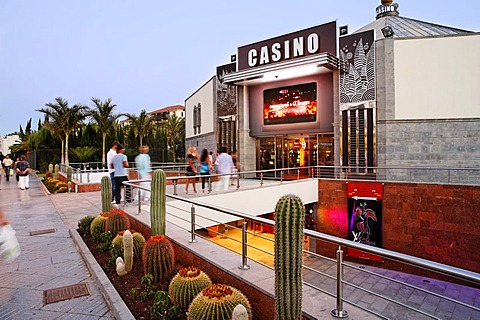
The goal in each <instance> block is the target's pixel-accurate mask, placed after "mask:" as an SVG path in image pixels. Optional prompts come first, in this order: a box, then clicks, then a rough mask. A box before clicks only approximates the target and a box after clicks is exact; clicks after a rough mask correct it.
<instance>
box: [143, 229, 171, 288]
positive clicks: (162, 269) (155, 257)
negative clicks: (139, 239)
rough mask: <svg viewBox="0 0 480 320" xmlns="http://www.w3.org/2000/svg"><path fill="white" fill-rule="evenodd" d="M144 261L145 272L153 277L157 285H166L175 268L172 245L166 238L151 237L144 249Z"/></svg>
mask: <svg viewBox="0 0 480 320" xmlns="http://www.w3.org/2000/svg"><path fill="white" fill-rule="evenodd" d="M142 260H143V272H144V273H145V274H151V275H153V281H154V282H155V283H157V284H162V283H165V282H166V281H167V280H168V279H169V278H170V275H171V274H172V272H173V268H174V266H175V255H174V251H173V245H172V243H171V242H170V240H168V239H167V238H166V237H165V236H160V235H156V236H151V237H150V239H148V240H147V242H145V246H144V247H143V252H142Z"/></svg>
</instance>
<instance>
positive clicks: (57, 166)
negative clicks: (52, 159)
mask: <svg viewBox="0 0 480 320" xmlns="http://www.w3.org/2000/svg"><path fill="white" fill-rule="evenodd" d="M59 168H60V166H59V165H58V163H56V164H55V167H54V169H53V173H58V169H59Z"/></svg>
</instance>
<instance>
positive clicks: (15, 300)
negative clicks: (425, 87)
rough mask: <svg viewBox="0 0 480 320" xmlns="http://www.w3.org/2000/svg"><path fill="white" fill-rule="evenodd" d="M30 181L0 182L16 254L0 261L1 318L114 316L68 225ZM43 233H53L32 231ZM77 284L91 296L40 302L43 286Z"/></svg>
mask: <svg viewBox="0 0 480 320" xmlns="http://www.w3.org/2000/svg"><path fill="white" fill-rule="evenodd" d="M30 179H31V180H30V189H27V190H20V189H18V188H17V183H16V181H15V179H10V181H9V182H6V181H2V184H1V188H2V189H1V190H0V205H1V206H2V208H3V209H4V211H5V213H6V214H7V217H8V219H9V220H10V223H11V224H12V226H13V228H14V229H15V231H16V232H17V234H16V235H17V238H18V241H19V243H20V247H21V254H20V256H19V257H18V258H17V259H16V260H15V261H14V262H11V263H9V264H0V306H1V307H0V319H5V320H7V319H18V320H20V319H21V320H24V319H82V320H83V319H85V320H90V319H91V320H94V319H102V320H103V319H114V317H113V315H112V312H111V311H110V309H109V307H108V305H107V303H106V302H105V300H104V298H103V296H102V294H101V292H100V290H99V288H98V287H97V285H96V283H95V281H94V279H93V277H92V276H91V275H90V274H89V271H88V269H87V267H86V265H85V262H84V260H83V258H82V256H81V255H80V254H79V253H78V252H77V249H76V247H75V244H74V242H73V241H72V238H71V237H70V235H69V232H68V229H69V227H67V226H66V225H65V224H64V221H63V220H62V218H61V217H60V215H59V214H58V212H57V210H56V209H55V207H54V205H53V204H52V202H51V201H50V198H49V197H48V196H47V195H46V194H45V192H44V191H43V188H42V186H41V182H39V180H38V178H36V177H34V176H31V177H30ZM49 229H50V230H49ZM51 229H53V230H51ZM47 231H54V232H49V233H44V234H38V235H31V233H32V234H34V233H36V232H39V233H43V232H47ZM77 284H86V286H87V288H88V292H89V293H90V294H87V295H85V296H81V297H77V298H72V299H68V300H63V301H59V302H54V303H48V304H46V303H45V301H44V291H45V290H49V289H57V288H61V287H64V286H69V285H77Z"/></svg>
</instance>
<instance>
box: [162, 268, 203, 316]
mask: <svg viewBox="0 0 480 320" xmlns="http://www.w3.org/2000/svg"><path fill="white" fill-rule="evenodd" d="M211 284H212V280H210V277H209V276H208V275H207V274H206V273H205V272H203V271H201V270H200V269H199V268H197V267H193V266H191V267H188V268H181V269H180V270H179V271H178V273H177V274H176V275H175V276H174V277H173V278H172V280H171V281H170V286H169V287H168V293H169V295H170V299H171V300H172V303H173V304H175V305H177V306H179V307H180V308H182V309H186V308H188V306H189V305H190V303H191V302H192V300H193V298H195V296H196V295H197V294H199V293H200V292H201V291H202V290H203V289H205V288H206V287H208V286H210V285H211Z"/></svg>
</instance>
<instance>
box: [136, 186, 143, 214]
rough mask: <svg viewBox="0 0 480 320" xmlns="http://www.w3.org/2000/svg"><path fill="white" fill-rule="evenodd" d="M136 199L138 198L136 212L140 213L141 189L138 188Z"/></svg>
mask: <svg viewBox="0 0 480 320" xmlns="http://www.w3.org/2000/svg"><path fill="white" fill-rule="evenodd" d="M137 197H138V198H137V199H138V212H137V214H140V213H141V212H142V190H141V189H140V188H138V191H137Z"/></svg>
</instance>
